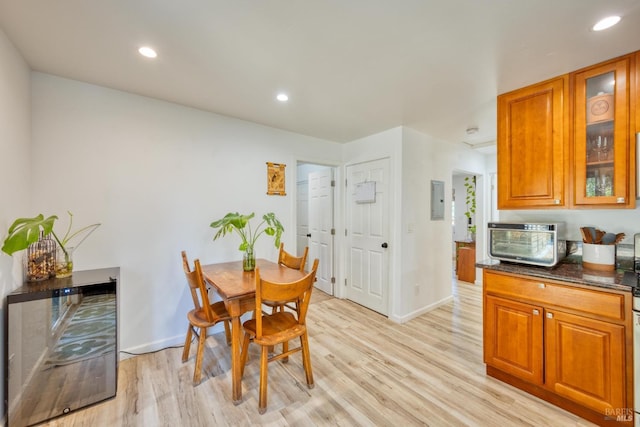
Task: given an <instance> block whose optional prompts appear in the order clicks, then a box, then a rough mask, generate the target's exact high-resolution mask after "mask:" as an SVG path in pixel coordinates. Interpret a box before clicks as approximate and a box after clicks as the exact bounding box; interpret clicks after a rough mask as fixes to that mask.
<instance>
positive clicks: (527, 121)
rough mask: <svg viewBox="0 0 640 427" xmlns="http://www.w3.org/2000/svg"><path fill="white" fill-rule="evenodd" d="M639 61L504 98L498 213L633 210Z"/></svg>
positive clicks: (630, 58) (620, 61) (636, 57)
mask: <svg viewBox="0 0 640 427" xmlns="http://www.w3.org/2000/svg"><path fill="white" fill-rule="evenodd" d="M639 61H640V52H637V53H634V54H631V55H627V56H623V57H620V58H616V59H613V60H610V61H607V62H604V63H601V64H598V65H595V66H593V67H589V68H585V69H582V70H578V71H576V72H574V73H571V74H568V75H563V76H560V77H557V78H554V79H551V80H547V81H545V82H542V83H539V84H535V85H532V86H528V87H525V88H522V89H519V90H515V91H513V92H509V93H506V94H503V95H500V96H498V144H497V145H498V208H499V209H549V208H565V209H566V208H590V207H593V208H634V207H635V194H636V182H635V179H636V178H635V173H636V144H635V138H636V135H635V132H637V131H638V130H640V129H636V125H638V126H640V112H637V108H636V104H637V103H638V102H639V100H638V98H639V97H640V90H639V89H638V85H639V84H640V75H639V74H640V73H639V72H638V71H637V68H636V64H637V63H640V62H639ZM636 115H638V117H637V118H636Z"/></svg>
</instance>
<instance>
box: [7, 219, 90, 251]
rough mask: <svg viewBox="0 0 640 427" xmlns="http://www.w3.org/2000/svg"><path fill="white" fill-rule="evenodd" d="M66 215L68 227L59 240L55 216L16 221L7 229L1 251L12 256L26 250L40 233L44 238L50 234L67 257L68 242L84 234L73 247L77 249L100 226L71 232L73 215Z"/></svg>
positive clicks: (36, 239)
mask: <svg viewBox="0 0 640 427" xmlns="http://www.w3.org/2000/svg"><path fill="white" fill-rule="evenodd" d="M67 213H68V214H69V226H68V227H67V231H66V233H65V234H64V236H62V239H61V238H59V237H58V235H57V234H56V232H55V231H54V230H53V226H54V223H55V221H56V220H57V219H58V217H57V216H56V215H51V216H50V217H48V218H45V217H44V215H42V214H40V215H38V216H35V217H33V218H18V219H16V220H15V221H14V222H13V224H11V227H9V230H8V235H7V237H6V238H5V240H4V243H3V245H2V251H3V252H4V253H6V254H7V255H12V254H13V253H14V252H18V251H21V250H23V249H26V248H27V247H28V246H29V245H30V244H32V243H35V242H37V241H38V239H39V238H40V231H42V233H43V235H44V236H46V235H48V234H49V233H51V235H53V238H54V239H55V240H56V242H58V245H59V246H60V248H61V249H62V251H63V252H64V254H65V255H66V256H67V257H68V256H69V254H68V248H69V246H68V244H69V242H71V241H72V239H74V238H75V237H78V236H80V235H81V234H82V233H86V234H84V236H83V237H82V239H81V240H80V241H79V242H78V243H77V244H76V245H75V247H76V248H77V247H78V246H80V244H81V243H82V242H84V240H85V239H86V238H87V237H89V235H90V234H91V233H93V231H95V229H96V228H98V227H99V226H100V223H96V224H91V225H88V226H86V227H82V228H81V229H79V230H77V231H74V232H71V227H72V225H73V214H72V213H71V212H67Z"/></svg>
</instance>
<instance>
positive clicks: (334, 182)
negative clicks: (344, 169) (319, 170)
mask: <svg viewBox="0 0 640 427" xmlns="http://www.w3.org/2000/svg"><path fill="white" fill-rule="evenodd" d="M331 186H332V187H335V186H336V180H335V179H332V180H331Z"/></svg>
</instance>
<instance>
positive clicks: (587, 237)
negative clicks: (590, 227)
mask: <svg viewBox="0 0 640 427" xmlns="http://www.w3.org/2000/svg"><path fill="white" fill-rule="evenodd" d="M580 234H582V243H591V232H589V231H587V230H585V228H584V227H580Z"/></svg>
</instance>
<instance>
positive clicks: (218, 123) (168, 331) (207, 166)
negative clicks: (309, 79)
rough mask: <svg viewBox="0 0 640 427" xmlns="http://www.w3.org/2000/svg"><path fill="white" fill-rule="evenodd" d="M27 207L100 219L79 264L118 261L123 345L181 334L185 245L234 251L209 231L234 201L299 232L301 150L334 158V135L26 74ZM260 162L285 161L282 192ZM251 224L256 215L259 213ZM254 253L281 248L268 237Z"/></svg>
mask: <svg viewBox="0 0 640 427" xmlns="http://www.w3.org/2000/svg"><path fill="white" fill-rule="evenodd" d="M32 83H33V89H32V90H33V174H32V177H33V183H34V185H33V193H32V196H33V197H32V206H33V212H43V213H44V214H45V215H48V214H54V213H55V214H58V215H60V216H61V221H60V223H61V224H60V226H63V225H66V218H65V217H64V215H65V212H66V211H67V210H70V211H71V212H73V214H74V221H75V224H77V225H78V226H81V225H86V224H90V223H94V222H101V223H102V226H101V227H100V228H99V229H98V230H97V231H96V232H94V233H93V234H92V235H91V237H90V238H89V239H87V240H86V241H85V242H84V243H83V245H82V246H81V247H80V249H79V250H78V251H77V253H76V254H75V266H74V268H75V269H77V270H83V269H90V268H97V267H110V266H119V267H121V279H122V284H121V287H120V292H121V293H120V302H121V306H120V307H121V310H120V314H121V323H120V325H121V329H120V333H121V336H120V342H121V348H122V349H123V350H128V351H143V350H149V349H153V348H159V347H163V346H166V345H168V344H175V343H180V342H181V341H182V340H183V339H184V333H185V331H186V320H185V313H186V312H187V311H188V309H189V308H190V306H191V305H192V303H191V297H190V296H189V294H188V292H187V287H186V285H185V280H184V275H183V272H182V265H181V262H180V251H181V250H182V249H184V250H186V251H187V254H188V255H189V256H190V258H191V259H193V258H195V257H199V258H200V259H201V261H202V262H203V263H207V262H219V261H227V260H236V259H238V258H239V257H240V253H239V252H238V250H237V247H238V245H239V244H240V241H239V239H238V237H237V236H235V235H232V236H227V237H225V238H223V239H222V240H217V241H215V242H213V241H212V237H213V234H214V230H213V229H211V228H210V227H209V224H210V223H211V222H212V221H213V220H216V219H218V218H220V217H222V216H223V215H224V214H226V213H227V212H229V211H239V212H241V213H249V212H254V211H255V213H256V216H262V214H264V213H266V212H270V211H273V212H275V213H276V215H277V216H278V218H279V219H280V220H281V221H282V223H283V224H284V226H285V230H286V231H285V234H284V236H283V237H284V241H285V244H286V245H294V244H295V229H294V227H293V224H295V219H294V215H295V206H294V204H293V197H292V196H291V195H293V194H295V189H296V183H295V176H296V173H295V170H296V161H295V160H296V159H298V158H314V159H326V161H327V162H328V163H329V162H334V163H335V162H339V161H340V147H341V146H340V145H339V144H336V143H331V142H328V141H323V140H319V139H315V138H310V137H306V136H302V135H297V134H293V133H290V132H285V131H280V130H276V129H273V128H268V127H265V126H261V125H257V124H253V123H249V122H244V121H241V120H236V119H232V118H228V117H223V116H220V115H216V114H211V113H206V112H203V111H199V110H195V109H191V108H186V107H182V106H179V105H175V104H171V103H167V102H162V101H158V100H154V99H150V98H145V97H141V96H136V95H132V94H128V93H125V92H120V91H116V90H111V89H107V88H103V87H99V86H94V85H90V84H85V83H80V82H77V81H72V80H66V79H62V78H58V77H54V76H51V75H47V74H41V73H34V74H33V79H32ZM266 162H275V163H284V164H286V165H287V168H286V176H287V179H286V192H287V194H288V196H284V197H283V196H267V195H266V190H267V184H266ZM255 225H257V222H256V224H255ZM256 251H257V254H258V257H262V258H270V259H273V260H275V259H276V258H277V249H276V248H275V247H274V246H273V244H272V242H271V241H270V240H268V239H267V238H261V240H260V241H259V242H258V245H257V247H256Z"/></svg>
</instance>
